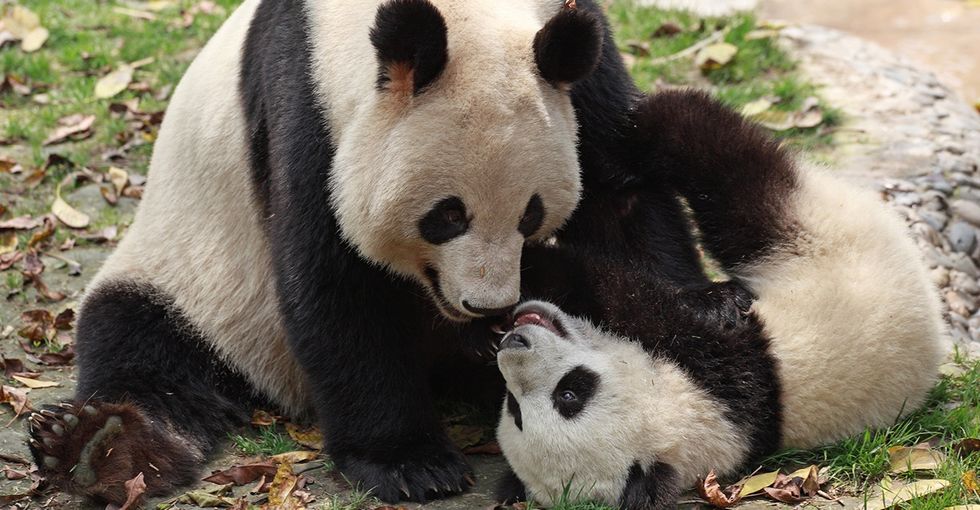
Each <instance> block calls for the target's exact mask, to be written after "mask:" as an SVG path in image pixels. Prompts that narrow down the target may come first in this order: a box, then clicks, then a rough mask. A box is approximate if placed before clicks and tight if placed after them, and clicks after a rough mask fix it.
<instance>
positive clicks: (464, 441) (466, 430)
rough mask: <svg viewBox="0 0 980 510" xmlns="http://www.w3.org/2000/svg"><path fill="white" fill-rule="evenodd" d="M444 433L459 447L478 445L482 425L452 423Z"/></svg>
mask: <svg viewBox="0 0 980 510" xmlns="http://www.w3.org/2000/svg"><path fill="white" fill-rule="evenodd" d="M446 433H447V434H448V435H449V440H450V441H452V442H453V444H454V445H456V447H457V448H459V449H463V448H466V447H468V446H474V445H478V444H480V441H482V440H483V427H475V426H472V425H452V426H450V427H449V428H448V429H447V430H446Z"/></svg>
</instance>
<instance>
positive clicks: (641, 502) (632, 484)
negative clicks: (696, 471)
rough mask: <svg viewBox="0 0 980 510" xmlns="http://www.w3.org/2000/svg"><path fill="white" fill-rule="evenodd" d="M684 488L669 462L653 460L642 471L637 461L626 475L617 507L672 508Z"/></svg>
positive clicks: (635, 509)
mask: <svg viewBox="0 0 980 510" xmlns="http://www.w3.org/2000/svg"><path fill="white" fill-rule="evenodd" d="M684 489H685V487H683V486H681V485H680V484H679V483H678V480H677V472H676V471H674V468H673V467H671V466H670V464H664V463H663V462H655V463H654V464H653V465H652V466H650V467H649V468H647V469H646V470H645V471H644V469H643V467H642V466H640V464H639V463H635V464H633V467H631V468H630V471H629V475H628V476H627V479H626V487H625V488H624V489H623V494H622V496H620V498H619V507H620V508H623V509H624V510H659V509H662V508H673V507H675V506H677V498H678V497H680V495H681V492H682V491H683V490H684Z"/></svg>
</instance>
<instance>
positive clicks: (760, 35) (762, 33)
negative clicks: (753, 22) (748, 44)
mask: <svg viewBox="0 0 980 510" xmlns="http://www.w3.org/2000/svg"><path fill="white" fill-rule="evenodd" d="M777 36H779V30H773V29H769V28H763V29H758V30H753V31H751V32H749V33H747V34H745V38H744V39H745V40H746V41H756V40H759V39H772V38H773V37H777Z"/></svg>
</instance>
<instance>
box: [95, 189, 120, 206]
mask: <svg viewBox="0 0 980 510" xmlns="http://www.w3.org/2000/svg"><path fill="white" fill-rule="evenodd" d="M99 194H100V195H102V198H103V199H105V201H106V203H108V204H109V205H116V204H118V203H119V195H118V194H117V193H116V191H115V190H114V189H112V188H110V187H108V186H100V187H99Z"/></svg>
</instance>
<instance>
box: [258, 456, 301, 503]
mask: <svg viewBox="0 0 980 510" xmlns="http://www.w3.org/2000/svg"><path fill="white" fill-rule="evenodd" d="M298 482H299V478H297V477H296V475H294V474H293V466H292V465H291V464H289V463H288V462H284V463H282V464H279V469H277V470H276V476H275V478H273V479H272V484H271V485H269V503H268V504H267V505H263V508H266V509H268V510H273V509H275V510H303V509H305V508H306V506H305V505H304V503H303V500H302V499H300V498H299V497H297V496H296V495H295V494H293V493H294V491H296V489H297V484H298Z"/></svg>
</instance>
